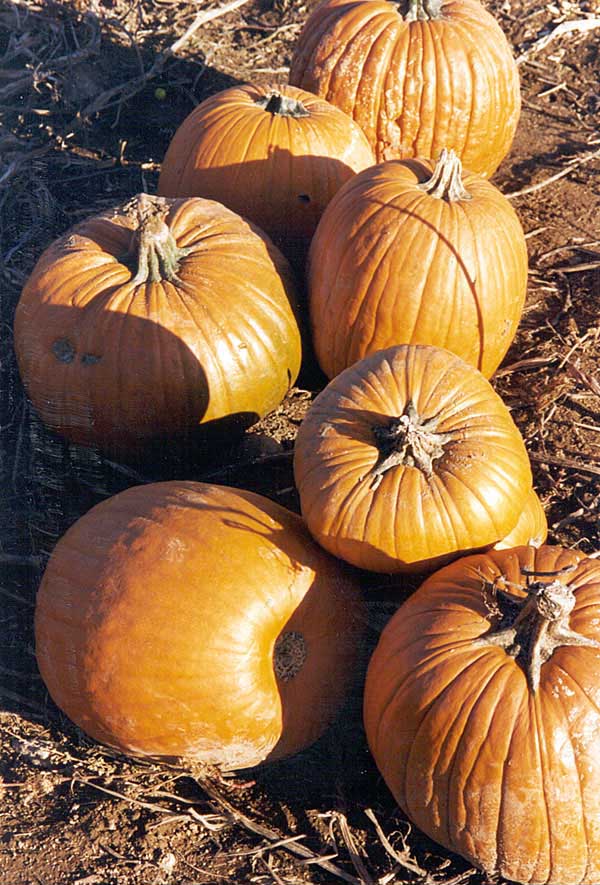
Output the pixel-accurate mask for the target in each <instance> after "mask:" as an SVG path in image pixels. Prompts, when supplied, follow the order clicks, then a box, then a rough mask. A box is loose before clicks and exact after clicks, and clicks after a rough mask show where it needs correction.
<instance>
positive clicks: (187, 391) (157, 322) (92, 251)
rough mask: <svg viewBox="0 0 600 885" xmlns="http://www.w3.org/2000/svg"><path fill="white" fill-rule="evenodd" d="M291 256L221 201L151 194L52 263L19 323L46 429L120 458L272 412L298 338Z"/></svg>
mask: <svg viewBox="0 0 600 885" xmlns="http://www.w3.org/2000/svg"><path fill="white" fill-rule="evenodd" d="M294 302H295V290H294V284H293V282H292V277H291V271H290V268H289V265H288V263H287V261H286V260H285V259H284V257H283V256H282V255H281V253H280V252H279V251H278V250H277V249H276V248H275V247H274V246H273V244H272V243H271V242H270V241H269V240H268V239H267V238H266V237H265V235H264V234H262V233H261V232H260V231H259V230H258V229H257V228H255V227H253V226H251V225H250V224H249V223H248V222H246V221H245V220H243V219H242V218H240V217H239V216H238V215H236V214H235V213H233V212H231V211H230V210H229V209H226V208H225V207H224V206H222V205H220V204H219V203H216V202H213V201H211V200H202V199H188V200H164V199H161V198H157V197H150V196H148V195H140V196H138V197H137V198H136V199H134V200H133V201H132V202H131V203H130V204H128V205H127V206H126V207H123V208H119V209H116V210H115V211H114V212H112V213H110V212H109V213H106V214H104V215H99V216H96V217H92V218H90V219H88V220H87V221H84V222H82V223H81V224H79V225H77V226H76V227H74V228H73V229H72V230H71V231H70V232H69V233H68V234H67V235H65V236H64V237H63V238H61V239H60V240H58V241H56V242H55V243H53V244H52V245H51V246H50V247H49V248H48V249H47V250H46V251H45V252H44V254H43V255H42V257H41V258H40V259H39V261H38V263H37V264H36V266H35V268H34V270H33V273H32V274H31V277H30V278H29V280H28V282H27V284H26V286H25V288H24V290H23V293H22V295H21V298H20V301H19V304H18V306H17V311H16V316H15V349H16V354H17V358H18V362H19V369H20V372H21V377H22V379H23V381H24V384H25V386H26V388H27V392H28V394H29V396H30V398H31V400H32V402H33V405H34V406H35V408H36V410H37V411H38V412H39V414H40V416H41V418H42V420H43V421H44V422H45V423H46V424H47V425H48V426H49V427H51V428H52V429H53V430H56V431H58V432H59V433H61V434H63V435H64V436H66V437H67V438H68V439H70V440H72V441H74V442H77V443H83V444H89V445H96V446H98V447H100V448H102V449H105V450H108V451H110V452H113V451H114V452H116V453H121V454H128V453H131V452H132V451H139V449H140V447H142V446H143V445H144V443H145V442H147V441H148V440H149V439H152V438H153V437H161V436H163V435H169V436H175V435H178V434H184V433H186V432H188V431H190V430H191V429H192V428H194V427H196V426H197V425H199V424H200V423H203V424H205V425H208V424H209V423H210V424H211V425H212V426H214V425H215V424H216V423H217V422H219V421H221V420H224V419H227V421H228V422H230V423H234V424H236V425H239V426H240V427H241V428H244V427H246V426H248V425H249V424H251V423H253V422H254V421H256V420H258V418H259V417H262V416H263V415H265V414H266V413H267V412H269V411H270V410H271V409H273V408H275V407H276V406H277V405H278V404H279V403H280V402H281V400H282V399H283V397H284V396H285V394H286V392H287V390H288V389H289V387H290V386H291V385H292V384H293V382H294V380H295V379H296V377H297V374H298V371H299V367H300V359H301V342H300V332H299V329H298V324H297V322H296V318H295V314H294V306H293V303H294Z"/></svg>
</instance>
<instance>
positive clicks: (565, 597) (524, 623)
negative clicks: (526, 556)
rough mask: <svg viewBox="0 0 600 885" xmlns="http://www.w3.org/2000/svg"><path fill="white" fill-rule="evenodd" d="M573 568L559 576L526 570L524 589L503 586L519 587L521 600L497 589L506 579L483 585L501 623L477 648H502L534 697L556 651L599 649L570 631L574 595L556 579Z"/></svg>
mask: <svg viewBox="0 0 600 885" xmlns="http://www.w3.org/2000/svg"><path fill="white" fill-rule="evenodd" d="M574 568H575V566H567V567H566V568H564V569H560V570H559V571H557V572H531V571H528V570H527V569H523V573H524V574H525V575H526V576H527V583H526V585H525V586H523V585H521V584H517V585H514V584H510V583H509V582H506V581H505V582H504V583H505V586H507V587H511V588H512V587H516V589H518V590H519V591H520V592H521V593H525V596H518V595H516V594H515V593H509V592H507V591H506V590H503V589H501V588H500V587H498V583H502V582H503V580H504V579H503V578H499V579H497V580H496V581H495V582H494V583H493V584H491V583H490V582H488V581H484V587H487V588H488V589H490V588H491V590H492V594H493V605H492V607H490V611H493V613H494V614H495V615H496V617H498V618H499V621H498V623H497V624H496V626H495V627H494V628H492V630H491V631H490V632H489V633H487V634H486V635H485V636H482V637H481V638H480V639H479V640H476V642H475V645H478V646H484V645H499V646H500V647H501V648H503V649H504V650H505V651H506V653H507V654H508V655H510V656H511V657H513V658H515V660H517V661H518V663H519V664H520V665H521V667H522V668H523V670H524V672H525V675H526V677H527V682H528V683H529V687H530V689H531V691H532V692H533V693H534V694H535V692H536V691H537V690H538V688H539V685H540V675H541V669H542V665H543V664H544V663H545V662H546V661H547V660H548V659H549V658H551V657H552V655H553V654H554V651H555V649H557V648H559V647H560V646H564V645H576V646H586V647H589V648H598V649H600V642H598V641H596V640H595V639H589V638H588V637H587V636H582V635H581V633H576V632H575V631H574V630H571V628H570V627H569V617H570V614H571V612H572V610H573V607H574V605H575V594H574V592H573V590H572V589H571V587H570V586H569V585H568V584H565V583H564V582H563V581H561V580H560V578H558V577H557V576H559V575H563V574H565V573H566V572H570V571H572V570H573V569H574ZM533 576H536V577H540V576H543V577H555V578H556V580H554V581H549V582H545V581H531V580H530V578H531V577H533Z"/></svg>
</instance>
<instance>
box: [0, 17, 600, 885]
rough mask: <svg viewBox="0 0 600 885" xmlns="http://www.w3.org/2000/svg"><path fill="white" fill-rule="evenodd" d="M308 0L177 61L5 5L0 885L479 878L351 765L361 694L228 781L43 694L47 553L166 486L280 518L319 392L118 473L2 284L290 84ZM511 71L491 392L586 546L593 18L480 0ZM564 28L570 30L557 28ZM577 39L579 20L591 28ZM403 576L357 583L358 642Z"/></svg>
mask: <svg viewBox="0 0 600 885" xmlns="http://www.w3.org/2000/svg"><path fill="white" fill-rule="evenodd" d="M314 5H315V3H314V2H313V0H310V2H306V3H294V2H292V0H246V2H245V3H243V4H242V3H241V2H240V4H239V5H238V8H237V9H235V10H234V11H232V12H230V13H228V14H226V15H222V16H220V17H218V18H215V19H214V20H213V21H211V22H209V23H206V24H204V25H203V26H201V27H200V28H198V29H197V30H195V31H194V32H193V33H188V34H187V36H186V39H185V40H183V41H182V44H181V45H180V46H176V48H175V51H174V52H173V51H171V49H170V47H172V46H173V44H174V43H175V41H176V40H179V38H181V37H182V36H183V35H184V34H186V31H187V30H188V29H189V28H190V25H192V24H193V22H194V20H195V16H196V15H197V13H198V11H199V9H208V8H214V7H215V6H216V4H209V3H206V4H205V3H202V2H201V3H199V4H194V3H192V2H185V0H177V2H175V0H153V2H151V0H104V2H101V0H73V2H71V3H68V2H66V0H65V2H59V3H53V2H16V3H6V2H0V59H1V63H0V109H1V112H2V117H1V120H2V122H0V218H1V223H0V231H1V238H2V240H1V244H0V256H1V259H0V273H1V276H2V283H1V287H0V299H1V300H0V473H1V479H0V483H1V484H0V488H1V490H2V491H1V493H0V624H1V625H2V635H1V637H0V710H1V712H0V882H2V883H3V885H36V883H43V885H167V883H178V885H191V883H198V885H200V883H202V885H204V883H222V882H225V883H226V882H234V883H250V882H252V883H273V882H275V883H285V885H293V883H327V882H338V881H344V882H351V883H364V885H369V883H371V885H375V883H377V885H394V883H420V885H434V883H440V885H442V883H443V885H458V883H470V885H481V883H482V882H483V878H482V876H481V875H480V874H479V873H477V872H476V871H475V870H473V869H471V868H470V867H469V866H468V865H467V864H466V863H465V862H464V861H463V860H461V859H460V858H457V857H455V856H453V855H450V854H449V853H447V852H445V851H444V850H443V849H441V848H439V847H438V846H436V845H435V844H433V843H432V842H430V841H429V840H427V839H426V838H425V837H423V836H422V835H421V834H419V833H416V832H415V831H414V830H412V829H411V827H410V825H409V823H408V822H407V821H406V819H405V818H404V816H403V815H402V814H401V812H400V811H399V810H398V808H397V807H396V806H395V803H394V801H393V799H392V798H391V796H390V795H389V794H388V792H387V790H386V788H385V785H384V784H383V783H382V781H381V779H380V778H379V776H378V773H377V771H376V769H375V767H374V764H373V762H372V760H371V759H370V756H369V753H368V750H367V748H366V744H365V740H364V735H363V731H362V725H361V719H360V709H361V697H360V691H361V688H360V679H359V680H357V684H356V688H355V691H354V693H353V695H352V696H351V698H350V699H349V701H348V704H347V707H346V709H345V710H344V712H343V715H342V716H341V717H340V719H339V720H338V722H337V723H336V725H335V726H333V727H332V728H331V729H330V731H329V732H328V733H327V734H326V735H325V736H324V737H323V738H322V739H321V740H320V741H319V742H318V743H317V744H316V745H315V746H313V747H311V748H310V749H309V750H307V751H306V752H304V753H302V754H300V755H299V756H298V757H296V758H294V759H291V760H288V761H285V762H280V763H277V764H273V765H271V766H270V767H268V768H267V767H265V768H262V769H256V770H252V771H249V772H244V773H241V774H239V775H236V776H231V777H228V778H226V779H223V778H218V777H214V778H209V779H207V778H206V776H205V775H203V776H202V777H200V776H199V775H197V773H195V772H194V771H191V770H189V769H187V768H185V767H184V766H177V765H175V764H173V765H169V764H165V763H158V762H154V761H132V760H128V759H126V758H124V757H122V756H120V755H118V754H116V753H113V752H112V751H110V750H107V749H105V748H103V747H100V746H98V745H96V744H94V743H93V742H92V741H90V740H88V739H87V738H86V737H85V736H84V735H83V734H82V733H81V732H79V731H78V730H77V729H76V728H75V727H74V726H73V725H72V724H71V723H69V722H68V721H67V720H66V719H65V718H64V717H63V716H62V715H61V713H60V712H59V711H58V710H57V709H56V708H55V707H54V706H53V704H52V702H51V701H50V700H49V698H48V696H47V694H46V692H45V690H44V687H43V684H42V683H41V680H40V677H39V675H38V673H37V669H36V665H35V657H34V650H33V634H32V613H33V606H34V600H35V593H36V588H37V585H38V583H39V580H40V576H41V573H42V571H43V568H44V565H45V562H46V560H47V557H48V554H49V553H50V551H51V550H52V548H53V546H54V544H55V543H56V540H57V539H58V537H59V536H60V535H61V534H62V533H63V532H64V531H65V529H66V528H67V527H68V526H69V525H70V524H71V523H72V522H73V521H74V520H75V519H76V518H77V517H78V516H80V515H81V514H83V513H84V512H85V511H86V510H87V509H89V507H90V506H92V505H93V504H95V503H96V502H98V501H100V500H101V499H103V498H105V497H107V496H108V495H110V494H113V493H115V492H117V491H119V490H121V489H123V488H125V487H127V486H129V485H131V484H133V483H136V482H140V481H148V480H155V479H161V478H166V477H169V476H177V475H182V474H181V471H182V470H185V478H188V479H211V480H214V481H218V482H221V483H225V484H230V485H239V486H243V487H245V488H248V489H252V490H254V491H258V492H261V493H263V494H266V495H268V496H270V497H272V498H274V499H275V500H277V501H279V502H280V503H281V504H284V505H286V506H288V507H291V508H293V509H297V507H298V502H297V499H296V493H295V490H294V487H293V480H292V473H291V457H290V455H291V451H292V447H293V441H294V437H295V434H296V430H297V427H298V424H299V422H300V421H301V419H302V416H303V414H304V413H305V411H306V408H307V407H308V405H309V404H310V401H311V398H312V397H313V395H314V394H315V392H316V391H317V390H318V389H319V386H320V385H321V383H322V380H321V379H320V378H319V376H318V373H316V372H314V371H312V370H310V368H309V367H308V368H305V369H304V371H303V374H302V375H301V378H300V382H299V384H298V386H297V387H296V388H294V389H293V390H292V391H291V393H290V395H289V397H288V398H287V400H286V401H285V402H284V403H283V404H282V406H281V407H280V408H279V409H277V411H276V412H275V413H274V414H272V415H270V416H269V417H268V418H267V419H265V420H264V421H263V422H261V424H260V425H258V426H257V427H255V428H253V430H252V432H251V433H249V434H248V435H247V437H246V438H245V439H244V440H242V441H241V442H239V443H236V444H232V445H231V447H230V449H229V450H228V451H225V452H223V451H221V452H220V455H219V458H216V456H215V457H213V458H212V459H211V458H207V457H204V458H203V459H199V460H198V461H197V462H192V463H189V462H186V464H185V466H183V465H182V464H181V462H180V461H178V460H177V458H176V457H172V456H170V455H169V454H168V453H167V452H163V453H162V454H159V455H158V456H156V457H155V458H154V459H153V460H152V461H151V462H148V461H147V462H146V463H143V464H141V465H135V466H133V467H132V466H131V465H124V464H119V463H116V462H111V461H108V460H107V459H105V458H103V457H101V456H100V455H99V454H98V453H96V452H94V451H91V450H85V451H83V450H79V449H77V448H75V447H73V446H71V447H70V446H68V445H67V444H65V443H63V442H61V441H60V440H59V439H57V438H56V437H54V436H53V435H51V434H50V433H49V432H47V431H46V430H45V429H44V428H43V427H42V426H41V425H40V423H39V422H38V420H37V419H36V417H35V415H34V414H33V413H32V411H31V410H30V408H29V406H28V403H27V401H26V398H25V396H24V393H23V389H22V387H21V385H20V381H19V378H18V373H17V369H16V365H15V360H14V356H13V350H12V318H13V313H14V308H15V305H16V302H17V300H18V297H19V293H20V290H21V287H22V285H23V283H24V281H25V279H26V277H27V275H28V274H29V272H30V271H31V269H32V267H33V264H34V263H35V261H36V259H37V257H38V256H39V254H40V253H41V251H42V249H43V248H44V247H45V246H46V245H47V244H48V243H49V242H50V241H51V240H52V239H54V238H55V237H56V236H57V235H59V234H62V233H63V232H64V231H65V230H66V229H67V228H68V227H69V226H70V225H71V224H72V223H74V222H75V221H77V220H79V219H81V218H83V217H85V216H87V215H89V214H92V213H95V212H96V211H99V210H104V209H106V208H109V207H112V206H113V205H116V204H117V203H120V202H123V201H124V200H126V199H128V198H129V197H131V196H132V195H133V194H135V193H137V192H139V191H141V190H148V191H150V192H154V191H155V189H156V183H157V176H158V169H159V164H160V161H161V159H162V157H163V155H164V152H165V150H166V147H167V145H168V142H169V140H170V138H171V136H172V135H173V133H174V131H175V129H176V128H177V126H178V125H179V123H180V122H181V121H182V120H183V118H184V117H185V116H186V115H187V114H188V113H189V112H190V111H191V109H192V108H193V107H194V106H195V105H196V104H197V103H198V102H199V101H200V100H202V99H203V98H204V97H206V96H207V95H210V94H212V93H214V92H215V91H217V90H219V89H222V88H225V87H227V86H230V85H233V84H235V83H238V82H246V81H250V80H254V81H256V82H260V83H268V82H270V83H273V84H276V83H282V82H285V81H286V77H287V70H288V65H289V60H290V56H291V49H292V45H293V42H294V40H295V38H296V36H297V34H298V32H299V29H300V27H301V25H302V23H303V22H304V20H305V18H306V15H307V12H308V11H309V10H310V8H311V7H313V6H314ZM488 8H489V9H490V10H491V11H492V12H493V13H494V14H495V15H496V17H497V18H498V20H499V22H500V23H501V25H502V27H503V29H504V30H505V32H506V34H507V36H508V38H509V40H510V41H511V43H512V45H513V47H514V51H515V55H516V56H517V58H518V59H519V65H520V71H521V76H522V88H523V113H522V118H521V122H520V126H519V129H518V132H517V136H516V140H515V143H514V147H513V150H512V152H511V154H510V156H509V157H508V159H507V160H505V162H504V163H503V165H502V166H501V168H500V170H499V171H498V173H497V174H496V175H495V177H494V183H495V184H496V185H497V186H498V187H499V188H500V189H501V190H502V191H503V192H504V193H505V194H507V195H508V196H509V197H510V198H511V200H512V202H513V205H514V206H515V208H516V210H517V211H518V213H519V215H520V217H521V220H522V223H523V226H524V228H525V231H526V233H527V239H528V247H529V256H530V278H529V290H528V299H527V306H526V310H525V313H524V316H523V319H522V321H521V324H520V328H519V332H518V335H517V337H516V340H515V342H514V344H513V346H512V348H511V350H510V352H509V354H508V355H507V357H506V359H505V360H504V362H503V364H502V366H501V368H500V369H499V371H498V372H497V374H496V376H495V378H494V379H493V383H494V386H495V387H496V389H497V390H498V392H499V393H500V394H501V395H502V396H503V397H504V398H505V401H506V402H507V404H508V405H509V406H510V408H511V410H512V414H513V416H514V418H515V420H516V422H517V423H518V425H519V427H520V429H521V431H522V433H523V435H524V437H525V440H526V443H527V447H528V450H529V452H530V456H531V460H532V465H533V471H534V479H535V487H536V489H537V491H538V492H539V494H540V496H541V499H542V501H543V504H544V507H545V509H546V512H547V515H548V521H549V524H550V541H551V542H552V543H558V544H564V545H567V546H575V547H578V548H579V549H581V550H583V551H585V552H587V553H590V554H592V553H593V554H597V553H598V552H599V551H600V537H599V529H598V517H597V511H598V508H599V505H600V486H599V478H600V376H599V375H598V374H597V362H598V352H599V349H600V53H599V50H598V47H599V41H600V28H598V23H599V21H600V7H599V6H598V4H597V0H580V2H579V3H577V2H570V0H556V2H551V3H550V4H549V5H545V4H542V3H541V2H538V0H536V2H533V0H522V2H520V0H493V2H491V3H489V4H488ZM569 22H571V23H573V22H575V25H574V26H573V25H571V26H568V25H565V23H569ZM594 22H595V24H594ZM417 583H418V581H416V580H412V581H404V582H403V584H402V585H401V586H395V587H394V588H392V586H391V585H392V582H391V581H389V580H388V579H387V578H385V577H383V576H373V575H371V576H365V577H364V584H365V592H366V596H367V599H368V608H369V636H368V643H367V649H366V651H365V661H364V662H363V664H365V663H366V660H367V656H368V654H369V651H370V649H372V647H373V646H374V644H375V642H376V640H377V636H378V634H379V632H380V630H381V628H382V627H383V625H384V623H385V622H386V621H387V619H388V618H389V617H390V615H391V614H392V613H393V611H394V610H395V608H396V607H397V605H398V604H399V602H401V601H402V599H403V598H405V595H406V594H407V593H408V592H410V590H411V589H412V588H413V587H414V586H416V584H417Z"/></svg>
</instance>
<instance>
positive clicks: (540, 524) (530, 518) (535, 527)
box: [494, 489, 548, 550]
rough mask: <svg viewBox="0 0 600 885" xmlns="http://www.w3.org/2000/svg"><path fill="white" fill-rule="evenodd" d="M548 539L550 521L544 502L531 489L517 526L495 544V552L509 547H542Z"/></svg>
mask: <svg viewBox="0 0 600 885" xmlns="http://www.w3.org/2000/svg"><path fill="white" fill-rule="evenodd" d="M547 537H548V520H547V519H546V514H545V512H544V508H543V507H542V502H541V501H540V499H539V498H538V496H537V495H536V493H535V490H534V489H531V490H530V492H529V495H528V496H527V499H526V501H525V506H524V508H523V511H522V513H521V515H520V516H519V519H518V520H517V524H516V526H515V527H514V528H513V529H512V530H511V531H510V532H509V533H508V535H506V537H504V538H502V539H501V540H500V541H497V542H496V544H494V549H495V550H508V549H509V547H521V546H523V545H530V546H532V547H541V545H542V544H543V543H544V542H545V541H546V538H547Z"/></svg>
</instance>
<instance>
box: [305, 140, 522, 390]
mask: <svg viewBox="0 0 600 885" xmlns="http://www.w3.org/2000/svg"><path fill="white" fill-rule="evenodd" d="M526 289H527V245H526V240H525V234H524V232H523V228H522V226H521V223H520V221H519V218H518V216H517V214H516V212H515V210H514V209H513V208H512V206H511V204H510V203H509V201H508V200H507V199H506V197H504V196H503V194H502V193H501V192H500V191H499V190H498V189H497V188H496V187H494V185H492V184H491V183H490V182H489V181H486V180H485V179H483V178H481V176H479V175H475V174H473V173H472V172H466V171H463V170H462V169H461V164H460V161H459V160H458V158H457V157H456V155H454V154H453V153H452V152H451V151H443V152H442V154H441V156H440V158H439V159H437V162H435V163H434V162H433V161H430V160H405V161H394V162H389V163H380V164H379V165H377V166H373V167H371V168H370V169H366V170H365V171H363V172H361V173H359V174H358V175H356V176H355V177H354V178H353V179H352V181H350V182H348V183H347V184H346V185H344V187H343V188H341V190H340V191H339V192H338V193H337V194H336V196H335V197H334V198H333V200H332V201H331V203H330V204H329V206H328V207H327V209H326V210H325V212H324V214H323V217H322V219H321V221H320V223H319V226H318V228H317V231H316V233H315V236H314V238H313V241H312V243H311V248H310V253H309V272H308V298H309V310H310V324H311V332H312V339H313V345H314V349H315V353H316V356H317V359H318V361H319V364H320V366H321V368H322V369H323V371H324V372H325V374H326V375H327V376H328V377H329V378H333V376H334V375H336V374H337V373H338V372H340V371H341V370H342V369H344V368H346V367H347V366H350V365H352V363H354V362H356V361H357V360H359V359H362V358H363V357H365V356H367V355H368V354H370V353H373V352H374V351H376V350H380V349H381V348H383V347H390V346H391V345H393V344H433V345H436V346H437V347H445V348H447V349H448V350H451V351H452V352H453V353H456V354H458V356H460V357H462V358H463V359H464V360H466V361H467V362H468V363H471V364H472V365H474V366H477V368H478V369H479V370H480V371H481V372H483V374H484V375H485V376H486V378H489V377H490V376H491V375H492V373H493V372H494V371H495V369H496V368H497V367H498V365H499V364H500V362H501V360H502V359H503V357H504V355H505V354H506V351H507V350H508V348H509V346H510V344H511V342H512V341H513V338H514V336H515V333H516V330H517V326H518V323H519V320H520V318H521V314H522V311H523V305H524V302H525V293H526Z"/></svg>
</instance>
